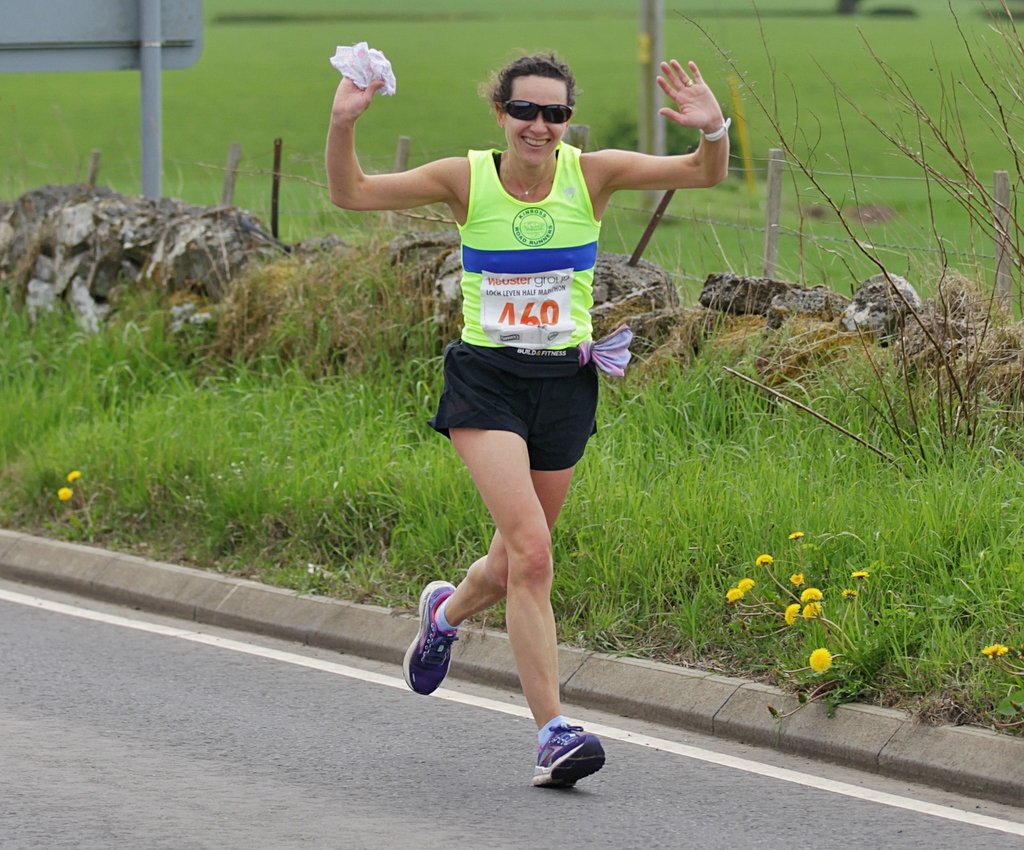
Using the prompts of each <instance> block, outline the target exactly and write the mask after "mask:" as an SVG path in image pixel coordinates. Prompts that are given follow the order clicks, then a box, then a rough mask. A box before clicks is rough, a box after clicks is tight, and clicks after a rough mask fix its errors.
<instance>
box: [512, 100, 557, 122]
mask: <svg viewBox="0 0 1024 850" xmlns="http://www.w3.org/2000/svg"><path fill="white" fill-rule="evenodd" d="M505 112H506V113H508V114H509V115H511V116H512V117H513V118H515V119H517V120H519V121H532V120H533V119H534V118H536V117H537V113H538V112H539V113H541V114H542V115H543V116H544V120H545V121H547V122H548V124H564V123H565V122H566V121H568V120H569V119H570V118H571V117H572V107H571V106H566V105H565V104H564V103H549V104H548V105H547V106H541V105H540V104H539V103H534V102H533V101H530V100H509V101H506V102H505Z"/></svg>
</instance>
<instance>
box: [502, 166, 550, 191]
mask: <svg viewBox="0 0 1024 850" xmlns="http://www.w3.org/2000/svg"><path fill="white" fill-rule="evenodd" d="M502 164H503V165H504V164H505V160H504V159H502ZM505 179H506V180H507V179H508V173H507V172H506V174H505ZM550 179H552V177H551V175H550V174H549V175H545V176H544V177H541V179H540V180H538V181H537V182H536V183H534V184H533V185H532V186H531V187H530V188H529V189H520V190H519V191H518V192H516V191H514V190H513V189H512V188H511V187H510V186H506V188H507V189H508V191H509V194H511V195H513V196H515V197H517V198H520V197H521V198H528V197H529V196H530V195H531V194H532V193H533V191H534V189H536V188H537V187H538V186H542V185H543V184H545V183H547V182H548V180H550Z"/></svg>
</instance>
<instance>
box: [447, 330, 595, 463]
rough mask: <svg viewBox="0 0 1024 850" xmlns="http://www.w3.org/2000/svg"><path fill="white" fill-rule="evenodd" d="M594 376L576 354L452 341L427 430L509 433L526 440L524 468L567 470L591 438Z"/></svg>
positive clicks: (593, 410) (592, 370) (593, 415)
mask: <svg viewBox="0 0 1024 850" xmlns="http://www.w3.org/2000/svg"><path fill="white" fill-rule="evenodd" d="M596 414H597V371H596V370H595V369H593V368H592V367H590V366H583V367H580V366H579V365H578V354H577V351H576V349H575V348H573V349H568V350H566V351H564V352H541V353H534V352H517V351H516V350H515V349H511V348H500V349H499V348H483V347H481V346H476V345H469V344H468V343H465V342H462V341H461V340H456V341H455V342H453V343H450V344H449V345H448V347H447V348H446V349H445V352H444V390H443V391H442V393H441V401H440V403H439V404H438V407H437V413H436V414H435V415H434V417H433V418H432V419H430V420H429V424H430V427H431V428H433V429H434V430H435V431H438V432H439V433H441V434H444V435H445V436H446V437H447V436H449V433H448V431H449V429H450V428H480V429H483V430H489V431H511V432H512V433H514V434H518V435H519V436H520V437H522V438H523V439H524V440H525V441H526V447H527V450H528V451H529V454H530V468H531V469H536V470H548V471H551V470H558V469H568V468H569V467H571V466H575V465H576V463H577V461H579V459H580V458H581V457H583V450H584V448H585V447H586V445H587V440H589V439H590V437H591V436H592V435H593V434H594V433H596V431H597V424H596Z"/></svg>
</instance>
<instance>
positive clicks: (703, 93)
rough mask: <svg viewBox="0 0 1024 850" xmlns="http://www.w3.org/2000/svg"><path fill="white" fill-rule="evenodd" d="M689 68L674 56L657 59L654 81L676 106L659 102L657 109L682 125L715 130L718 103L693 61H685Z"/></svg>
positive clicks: (719, 113) (719, 122)
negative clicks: (666, 59)
mask: <svg viewBox="0 0 1024 850" xmlns="http://www.w3.org/2000/svg"><path fill="white" fill-rule="evenodd" d="M687 65H688V66H689V72H687V71H686V70H685V69H684V68H683V66H682V65H680V64H679V62H677V61H676V60H675V59H671V60H669V61H668V62H662V63H661V75H660V76H659V77H658V85H659V86H660V87H661V90H662V91H663V92H665V94H666V95H668V96H669V97H670V98H671V99H672V100H673V101H675V104H676V108H675V109H672V108H670V107H667V106H663V107H662V108H661V109H659V110H658V114H659V115H664V116H665V117H666V118H668V119H670V120H671V121H675V122H676V123H677V124H680V125H681V126H683V127H696V128H697V129H699V130H703V131H704V132H706V133H713V132H714V131H715V130H718V129H719V128H720V127H721V126H722V124H723V122H724V120H725V119H724V118H723V117H722V107H721V106H719V105H718V100H717V99H716V98H715V96H714V94H712V92H711V89H709V88H708V86H707V83H705V82H704V78H703V77H702V76H701V75H700V69H699V68H698V67H697V64H696V63H695V62H688V63H687Z"/></svg>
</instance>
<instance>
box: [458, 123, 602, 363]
mask: <svg viewBox="0 0 1024 850" xmlns="http://www.w3.org/2000/svg"><path fill="white" fill-rule="evenodd" d="M496 153H498V151H496V150H489V151H469V166H470V182H469V207H468V210H467V215H466V223H465V224H464V225H462V226H460V227H459V233H460V234H461V236H462V268H463V273H462V318H463V329H462V339H463V341H464V342H468V343H470V344H471V345H481V346H485V347H488V348H498V347H501V346H510V347H513V348H523V349H530V350H538V349H551V348H554V349H557V348H570V347H572V346H575V345H579V343H581V342H583V341H584V340H588V339H590V338H591V332H592V330H593V324H592V322H591V318H590V308H591V307H592V306H593V305H594V295H593V283H594V263H595V262H596V261H597V240H598V236H599V235H600V232H601V222H599V221H597V220H596V219H595V218H594V211H593V208H592V207H591V205H590V194H589V193H588V192H587V185H586V183H585V182H584V180H583V172H582V170H581V169H580V150H579V148H574V147H572V146H571V145H567V144H565V143H561V144H559V146H558V153H557V157H558V158H557V160H556V162H555V180H554V183H553V185H552V186H551V192H550V193H549V194H548V196H547V197H546V198H545V199H544V200H542V201H537V202H529V203H527V202H524V201H518V200H516V199H515V198H513V197H512V196H511V195H509V194H508V193H507V192H506V191H505V189H504V187H502V185H501V181H500V180H499V179H498V171H497V168H496V167H495V163H494V155H495V154H496Z"/></svg>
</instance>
